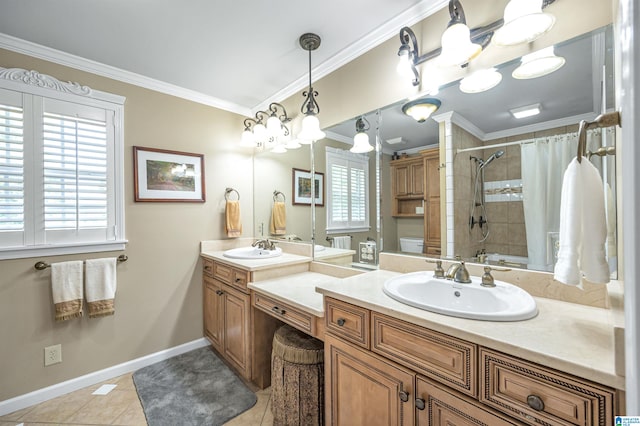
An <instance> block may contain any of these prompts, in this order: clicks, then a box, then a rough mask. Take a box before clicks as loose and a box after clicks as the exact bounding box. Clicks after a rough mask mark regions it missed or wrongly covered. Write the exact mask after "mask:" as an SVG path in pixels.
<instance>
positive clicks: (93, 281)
mask: <svg viewBox="0 0 640 426" xmlns="http://www.w3.org/2000/svg"><path fill="white" fill-rule="evenodd" d="M117 262H118V259H117V258H115V257H108V258H104V259H88V260H87V261H86V268H87V279H86V287H87V310H88V311H89V317H90V318H96V317H104V316H107V315H113V314H114V312H115V297H116V264H117Z"/></svg>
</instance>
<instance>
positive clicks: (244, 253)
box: [222, 247, 282, 259]
mask: <svg viewBox="0 0 640 426" xmlns="http://www.w3.org/2000/svg"><path fill="white" fill-rule="evenodd" d="M222 255H223V256H224V257H230V258H232V259H269V258H271V257H278V256H282V249H281V248H280V247H276V248H275V250H264V249H261V248H258V247H240V248H234V249H231V250H227V251H225V252H223V253H222Z"/></svg>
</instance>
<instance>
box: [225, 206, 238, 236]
mask: <svg viewBox="0 0 640 426" xmlns="http://www.w3.org/2000/svg"><path fill="white" fill-rule="evenodd" d="M224 215H225V219H226V228H227V237H231V238H233V237H239V236H241V235H242V221H241V220H240V201H238V200H227V204H226V206H225V211H224Z"/></svg>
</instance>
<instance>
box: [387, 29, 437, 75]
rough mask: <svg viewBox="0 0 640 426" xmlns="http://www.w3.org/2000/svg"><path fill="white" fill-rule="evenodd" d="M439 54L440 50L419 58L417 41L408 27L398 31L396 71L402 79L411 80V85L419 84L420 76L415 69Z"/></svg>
mask: <svg viewBox="0 0 640 426" xmlns="http://www.w3.org/2000/svg"><path fill="white" fill-rule="evenodd" d="M439 54H440V49H437V50H434V51H433V52H429V53H427V54H426V55H423V56H420V55H419V53H418V40H417V39H416V35H415V33H414V32H413V30H411V28H409V27H403V28H402V29H401V30H400V49H398V57H399V58H400V62H398V67H397V71H398V73H399V74H400V75H402V76H403V77H405V78H411V84H413V85H414V86H417V85H418V84H420V75H419V74H418V69H417V68H416V67H417V66H418V65H420V64H421V63H423V62H425V61H427V60H429V59H431V58H435V57H436V56H438V55H439Z"/></svg>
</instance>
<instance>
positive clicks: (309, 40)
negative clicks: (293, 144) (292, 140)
mask: <svg viewBox="0 0 640 426" xmlns="http://www.w3.org/2000/svg"><path fill="white" fill-rule="evenodd" d="M299 41H300V46H302V48H303V49H304V50H306V51H308V52H309V88H308V89H307V90H306V91H304V92H302V96H304V97H305V98H306V99H305V101H304V103H303V104H302V108H301V109H300V111H301V112H302V113H303V114H304V116H305V117H304V118H303V119H302V130H301V131H300V133H299V134H298V141H299V142H300V143H302V144H306V145H308V144H310V143H311V142H313V141H317V140H318V139H322V138H324V137H325V133H324V132H323V131H322V130H320V120H318V117H316V114H318V113H319V112H320V106H319V105H318V103H317V102H316V99H315V97H316V96H318V92H316V91H315V90H313V87H311V51H312V50H316V49H317V48H318V46H320V36H318V35H317V34H313V33H306V34H302V35H301V36H300V40H299Z"/></svg>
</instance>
